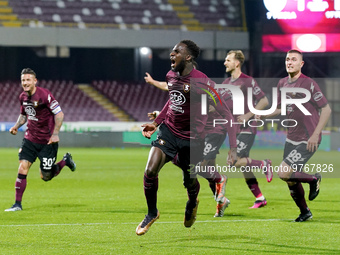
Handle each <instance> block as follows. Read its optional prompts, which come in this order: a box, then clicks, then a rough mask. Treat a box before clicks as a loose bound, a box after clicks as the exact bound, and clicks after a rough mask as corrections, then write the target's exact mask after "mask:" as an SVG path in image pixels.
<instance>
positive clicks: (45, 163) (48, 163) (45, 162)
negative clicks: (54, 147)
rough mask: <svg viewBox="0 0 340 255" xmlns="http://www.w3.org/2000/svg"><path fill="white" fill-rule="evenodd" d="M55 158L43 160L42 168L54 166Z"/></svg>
mask: <svg viewBox="0 0 340 255" xmlns="http://www.w3.org/2000/svg"><path fill="white" fill-rule="evenodd" d="M54 161H55V158H43V166H44V167H51V166H52V165H53V164H54Z"/></svg>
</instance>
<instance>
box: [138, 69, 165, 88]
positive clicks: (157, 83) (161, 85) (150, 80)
mask: <svg viewBox="0 0 340 255" xmlns="http://www.w3.org/2000/svg"><path fill="white" fill-rule="evenodd" d="M145 74H146V76H145V77H144V80H145V81H146V82H147V83H149V84H151V85H154V86H155V87H157V88H159V89H161V90H166V91H167V90H168V84H167V83H166V82H165V81H156V80H154V79H153V78H152V77H151V75H150V74H149V73H148V72H146V73H145Z"/></svg>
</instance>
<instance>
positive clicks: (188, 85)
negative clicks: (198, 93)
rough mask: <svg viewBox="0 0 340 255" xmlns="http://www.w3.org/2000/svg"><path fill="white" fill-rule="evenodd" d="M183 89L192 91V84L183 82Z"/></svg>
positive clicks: (186, 91)
mask: <svg viewBox="0 0 340 255" xmlns="http://www.w3.org/2000/svg"><path fill="white" fill-rule="evenodd" d="M183 91H184V92H185V93H188V92H189V91H190V84H183Z"/></svg>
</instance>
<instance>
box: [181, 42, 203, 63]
mask: <svg viewBox="0 0 340 255" xmlns="http://www.w3.org/2000/svg"><path fill="white" fill-rule="evenodd" d="M181 43H184V44H185V45H186V46H187V48H188V51H189V53H190V55H191V56H192V58H193V59H196V58H198V56H199V54H200V51H201V49H200V48H199V47H198V46H197V44H196V43H194V42H193V41H191V40H182V41H181Z"/></svg>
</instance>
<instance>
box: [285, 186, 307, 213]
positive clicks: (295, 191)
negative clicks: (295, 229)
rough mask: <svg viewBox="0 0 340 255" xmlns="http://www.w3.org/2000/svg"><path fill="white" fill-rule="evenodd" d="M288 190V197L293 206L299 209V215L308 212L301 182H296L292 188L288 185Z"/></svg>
mask: <svg viewBox="0 0 340 255" xmlns="http://www.w3.org/2000/svg"><path fill="white" fill-rule="evenodd" d="M288 188H289V190H290V195H291V196H292V198H293V200H294V202H295V204H296V205H297V206H298V207H299V209H300V212H301V213H303V214H304V213H306V212H307V211H308V207H307V203H306V199H305V191H304V189H303V186H302V184H301V182H298V183H296V184H294V185H292V186H290V185H288Z"/></svg>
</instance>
